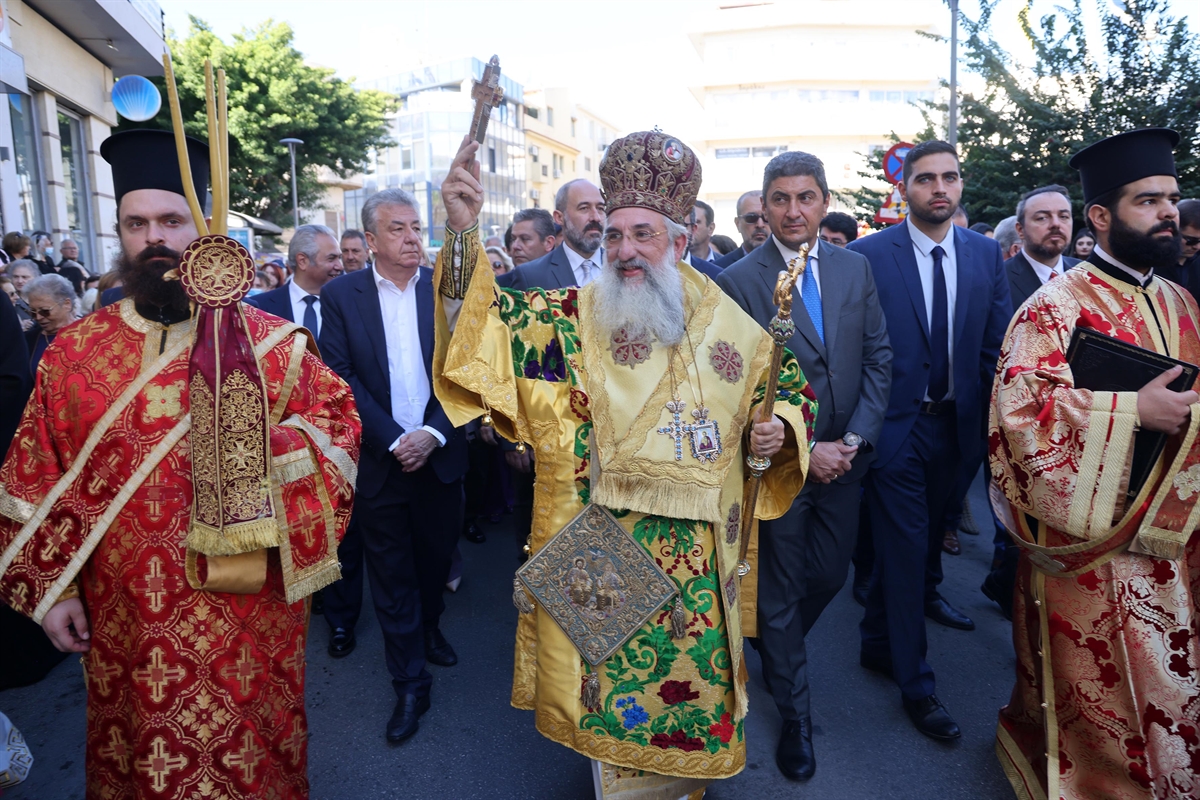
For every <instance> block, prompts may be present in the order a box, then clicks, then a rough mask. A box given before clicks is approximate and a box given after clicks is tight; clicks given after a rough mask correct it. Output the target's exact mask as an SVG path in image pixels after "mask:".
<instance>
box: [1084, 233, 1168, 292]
mask: <svg viewBox="0 0 1200 800" xmlns="http://www.w3.org/2000/svg"><path fill="white" fill-rule="evenodd" d="M1092 250H1093V251H1095V252H1096V253H1098V254H1099V255H1100V257H1101V258H1102V259H1104V260H1105V261H1107V262H1108V263H1110V264H1112V265H1113V266H1114V267H1116V268H1118V269H1119V270H1121V271H1122V272H1124V273H1127V274H1128V275H1129V282H1130V283H1132V284H1133V285H1134V286H1141V287H1142V288H1143V289H1144V288H1146V285H1147V284H1148V283H1150V279H1151V278H1153V277H1154V270H1150V271H1149V272H1138V271H1137V270H1136V269H1134V268H1133V267H1127V266H1125V265H1124V264H1122V263H1121V262H1120V261H1117V260H1116V259H1115V258H1113V257H1112V255H1110V254H1109V253H1106V252H1104V248H1103V247H1101V246H1100V243H1099V242H1096V246H1095V247H1093V248H1092Z"/></svg>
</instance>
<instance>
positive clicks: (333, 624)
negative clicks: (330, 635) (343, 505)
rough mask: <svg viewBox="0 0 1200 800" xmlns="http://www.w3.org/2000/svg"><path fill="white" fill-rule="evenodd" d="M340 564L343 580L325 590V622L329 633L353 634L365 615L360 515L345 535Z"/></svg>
mask: <svg viewBox="0 0 1200 800" xmlns="http://www.w3.org/2000/svg"><path fill="white" fill-rule="evenodd" d="M338 561H340V562H341V565H342V579H341V580H339V581H336V582H335V583H333V584H332V585H330V586H327V587H325V589H324V590H322V595H323V596H324V598H325V621H326V622H328V623H329V629H330V630H333V629H334V628H345V629H346V630H348V631H353V630H354V626H355V625H357V624H358V617H359V614H361V613H362V598H363V535H362V526H361V525H359V522H358V514H354V515H352V516H351V517H350V524H349V525H348V526H347V527H346V535H345V536H343V537H342V541H341V543H340V544H338Z"/></svg>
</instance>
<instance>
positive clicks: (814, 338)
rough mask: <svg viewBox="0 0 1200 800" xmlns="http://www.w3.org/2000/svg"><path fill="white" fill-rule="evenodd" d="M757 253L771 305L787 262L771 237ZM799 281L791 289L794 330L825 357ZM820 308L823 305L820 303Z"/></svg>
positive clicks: (823, 346) (823, 348)
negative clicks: (776, 286) (802, 295)
mask: <svg viewBox="0 0 1200 800" xmlns="http://www.w3.org/2000/svg"><path fill="white" fill-rule="evenodd" d="M756 252H757V253H758V254H759V255H758V263H759V264H760V265H761V266H762V270H761V271H760V273H759V274H760V275H762V279H763V282H764V283H766V284H767V290H768V291H767V298H768V300H767V305H768V306H772V304H773V299H774V296H775V283H776V282H777V281H778V280H779V273H780V272H782V271H784V270H786V269H787V264H785V263H784V261H783V256H782V255H781V254H780V252H779V248H778V247H776V246H775V242H774V241H773V240H772V239H767V241H766V242H765V243H763V245H762V247H759V248H757V249H756ZM800 286H801V284H800V281H797V282H796V288H794V289H793V290H792V321H793V322H795V323H796V332H797V333H799V334H801V335H802V336H804V338H805V339H806V340H807V341H808V343H809V344H810V345H812V348H813V350H816V351H817V354H818V355H820V356H821V358H822V359H825V360H827V359H826V355H825V345H824V343H822V342H821V337H820V336H818V335H817V326H816V325H813V322H812V319H811V318H810V317H809V316H808V309H807V308H805V307H804V298H803V297H801V295H800ZM821 310H822V311H824V310H825V307H824V305H823V304H822V307H821ZM825 333H826V336H828V335H829V326H828V325H826V332H825Z"/></svg>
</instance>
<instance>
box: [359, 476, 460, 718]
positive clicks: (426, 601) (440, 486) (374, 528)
mask: <svg viewBox="0 0 1200 800" xmlns="http://www.w3.org/2000/svg"><path fill="white" fill-rule="evenodd" d="M354 508H355V513H356V515H357V516H358V518H359V525H360V526H361V527H362V534H363V546H364V549H365V550H366V556H367V579H368V580H369V581H370V582H371V597H372V599H373V600H374V601H375V616H376V617H378V618H379V626H380V628H382V630H383V649H384V655H385V657H386V659H387V668H388V672H389V673H391V676H392V686H393V687H394V688H395V690H396V694H397V696H403V695H405V694H415V695H417V696H418V697H420V696H423V695H426V694H428V693H429V687H430V685H431V684H432V683H433V677H432V676H431V675H430V674H429V671H428V670H427V669H425V631H426V630H431V629H433V628H436V627H437V625H438V620H439V618H440V617H441V614H442V611H443V610H444V609H445V607H446V605H445V602H444V601H443V599H442V590H443V589H444V588H445V585H446V576H447V575H448V574H449V572H450V557H451V555H452V554H453V553H454V548H455V546H457V544H458V535H459V533H460V531H461V529H462V515H463V487H462V480H461V479H460V480H456V481H453V482H451V483H442V482H441V480H440V479H439V478H438V477H437V474H436V473H435V472H434V471H433V468H432V467H431V466H429V465H428V464H426V465H425V466H424V467H422V468H421V469H419V470H417V471H416V472H412V473H406V472H403V471H402V470H401V468H400V464H399V463H396V464H392V465H391V468H390V470H389V472H388V477H387V480H386V481H385V483H384V485H383V488H382V489H381V490H380V491H379V493H378V494H376V495H375V496H374V497H364V496H363V495H361V494H360V495H359V496H358V497H357V498H356V500H355V504H354Z"/></svg>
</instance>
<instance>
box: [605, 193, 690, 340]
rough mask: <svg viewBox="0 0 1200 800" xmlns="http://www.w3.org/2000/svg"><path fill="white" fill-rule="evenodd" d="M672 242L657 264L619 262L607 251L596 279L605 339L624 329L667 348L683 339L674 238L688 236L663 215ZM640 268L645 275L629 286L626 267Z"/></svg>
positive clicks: (634, 335) (679, 284) (681, 298)
mask: <svg viewBox="0 0 1200 800" xmlns="http://www.w3.org/2000/svg"><path fill="white" fill-rule="evenodd" d="M662 219H663V222H664V223H665V224H666V228H667V235H668V236H670V237H671V241H670V242H668V244H667V249H666V252H665V253H664V254H663V257H662V260H661V261H660V262H659V263H658V264H652V263H650V262H649V261H646V260H645V259H642V258H635V259H631V260H630V261H625V262H618V261H617V260H616V252H615V251H610V252H609V253H607V254H606V256H607V257H606V259H605V262H606V263H605V265H604V269H603V270H602V271H601V273H600V277H599V278H598V279H597V280H596V290H595V291H596V294H595V311H596V324H597V325H598V326H599V327H600V331H601V333H602V334H603V335H604V337H605V338H609V337H611V336H612V335H613V334H614V333H616V332H617V331H620V330H624V331H625V333H626V335H628V336H629V337H630V338H634V339H637V338H641V337H643V336H645V335H647V334H648V335H649V336H650V337H652V338H654V339H655V340H656V341H658V342H660V343H661V344H664V345H666V346H668V347H673V346H675V345H677V344H679V343H680V342H681V341H683V335H684V333H685V331H686V330H687V326H686V322H685V320H684V318H683V276H682V275H680V273H679V269H678V267H677V265H676V259H675V239H677V238H678V237H679V236H686V235H687V231H686V229H685V228H684V227H683V226H682V225H680V224H678V223H675V222H672V221H671V220H669V219H667V218H666V217H665V216H664V217H663V218H662ZM632 267H640V268H641V269H642V270H643V273H644V278H643V280H642V282H641V283H640V284H636V285H629V284H628V283H627V282H626V279H625V278H623V277H621V271H622V270H623V269H627V268H632Z"/></svg>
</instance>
